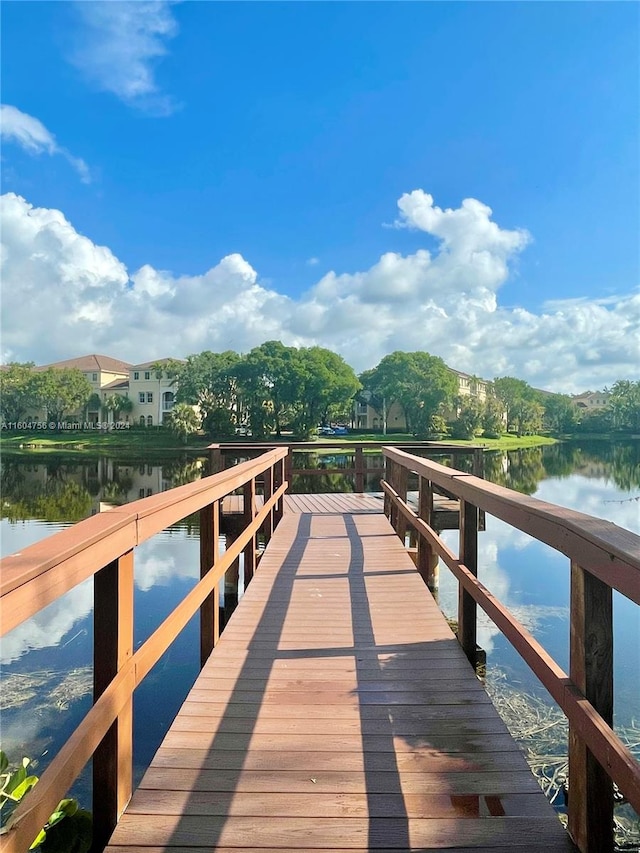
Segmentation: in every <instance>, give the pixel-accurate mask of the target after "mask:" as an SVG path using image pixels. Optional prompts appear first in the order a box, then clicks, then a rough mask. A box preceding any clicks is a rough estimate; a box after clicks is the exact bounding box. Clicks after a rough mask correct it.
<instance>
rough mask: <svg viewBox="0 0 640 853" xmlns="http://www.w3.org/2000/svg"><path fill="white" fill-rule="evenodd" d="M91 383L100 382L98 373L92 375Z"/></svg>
mask: <svg viewBox="0 0 640 853" xmlns="http://www.w3.org/2000/svg"><path fill="white" fill-rule="evenodd" d="M91 381H92V382H97V381H98V374H97V373H92V374H91Z"/></svg>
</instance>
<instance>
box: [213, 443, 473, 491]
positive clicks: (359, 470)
mask: <svg viewBox="0 0 640 853" xmlns="http://www.w3.org/2000/svg"><path fill="white" fill-rule="evenodd" d="M286 446H287V447H288V448H289V449H290V450H291V453H290V454H289V456H288V458H287V471H286V476H287V480H288V481H289V482H290V483H291V482H292V481H293V478H294V477H297V476H299V475H300V476H307V475H309V476H314V475H328V474H343V475H345V476H353V477H354V480H355V489H354V491H355V492H356V493H359V494H361V493H362V492H364V490H365V477H366V475H367V474H381V473H383V469H382V468H381V467H380V466H376V467H368V466H367V456H366V454H365V451H367V450H370V451H371V450H373V451H377V452H378V453H382V448H383V445H382V444H380V442H378V441H361V442H360V441H359V442H357V443H356V442H353V441H343V442H341V441H340V439H339V438H338V439H334V440H332V441H292V442H287V443H286ZM401 446H402V447H403V449H404V450H405V451H408V452H414V453H415V452H416V451H419V452H420V453H424V454H428V455H431V456H443V455H446V456H449V458H450V461H451V465H452V467H455V463H456V460H457V459H460V458H465V457H466V458H467V459H469V458H470V459H471V468H472V471H473V473H474V474H475V475H476V476H478V477H482V476H483V475H484V458H483V456H484V448H483V447H480V446H472V445H459V444H447V443H445V442H437V441H415V442H403V443H402V445H401ZM273 447H274V445H273V443H271V444H270V443H268V442H264V443H263V442H227V443H225V444H211V445H209V447H208V450H209V459H210V465H211V470H212V471H222V470H224V467H225V457H228V456H233V455H234V454H235V455H241V456H242V455H244V454H251V453H256V451H258V452H259V451H260V450H266V449H268V448H273ZM319 450H321V451H327V450H331V451H332V455H336V456H342V455H345V456H347V455H352V456H353V459H354V462H353V465H351V466H349V467H348V468H347V467H342V468H339V467H337V466H336V467H331V466H330V465H327V464H325V465H324V467H316V468H295V467H294V462H295V458H294V455H295V454H296V453H316V452H317V451H319ZM320 458H322V457H320Z"/></svg>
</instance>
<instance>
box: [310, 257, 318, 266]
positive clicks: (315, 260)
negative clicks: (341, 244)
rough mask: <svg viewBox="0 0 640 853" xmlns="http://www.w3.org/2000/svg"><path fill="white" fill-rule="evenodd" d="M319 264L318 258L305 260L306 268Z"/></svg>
mask: <svg viewBox="0 0 640 853" xmlns="http://www.w3.org/2000/svg"><path fill="white" fill-rule="evenodd" d="M319 263H320V258H308V260H307V266H308V267H315V266H317V264H319Z"/></svg>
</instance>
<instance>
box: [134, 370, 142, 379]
mask: <svg viewBox="0 0 640 853" xmlns="http://www.w3.org/2000/svg"><path fill="white" fill-rule="evenodd" d="M133 378H134V379H140V374H139V373H138V371H137V370H134V371H133Z"/></svg>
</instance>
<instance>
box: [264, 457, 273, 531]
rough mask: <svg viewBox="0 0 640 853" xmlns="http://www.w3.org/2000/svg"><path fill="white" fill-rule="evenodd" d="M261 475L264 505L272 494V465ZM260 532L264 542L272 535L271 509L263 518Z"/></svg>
mask: <svg viewBox="0 0 640 853" xmlns="http://www.w3.org/2000/svg"><path fill="white" fill-rule="evenodd" d="M263 477H264V488H263V496H264V502H265V505H266V504H267V503H268V501H269V499H270V498H271V496H272V495H273V467H271V468H267V470H266V471H265V472H264V474H263ZM262 534H263V536H264V538H265V541H266V542H268V541H269V540H270V539H271V537H272V536H273V510H271V512H270V513H269V515H268V516H267V517H266V518H265V520H264V524H263V525H262Z"/></svg>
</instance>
